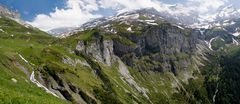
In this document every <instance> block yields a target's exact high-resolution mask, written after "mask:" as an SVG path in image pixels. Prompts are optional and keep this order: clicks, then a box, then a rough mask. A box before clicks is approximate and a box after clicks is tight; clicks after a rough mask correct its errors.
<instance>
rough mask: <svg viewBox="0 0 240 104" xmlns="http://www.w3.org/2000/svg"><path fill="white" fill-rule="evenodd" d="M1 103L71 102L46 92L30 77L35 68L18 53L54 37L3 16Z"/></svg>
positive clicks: (0, 66)
mask: <svg viewBox="0 0 240 104" xmlns="http://www.w3.org/2000/svg"><path fill="white" fill-rule="evenodd" d="M0 25H1V29H0V31H1V32H0V58H1V59H0V76H1V78H0V103H4V104H8V103H14V104H16V103H27V104H28V103H29V104H30V103H35V104H49V103H52V104H54V103H68V102H67V101H64V100H60V99H58V98H56V97H54V96H52V95H50V94H47V93H46V92H45V91H43V90H42V89H40V88H38V87H37V86H36V85H34V84H32V83H31V82H30V80H29V76H30V74H31V72H32V71H33V70H35V69H32V68H31V67H30V66H29V65H27V64H26V63H25V62H24V61H23V60H22V59H21V58H20V57H19V55H20V54H21V55H26V54H29V53H32V52H30V51H31V50H35V51H36V52H38V51H40V49H41V48H43V47H45V46H47V44H48V41H49V40H52V39H53V38H52V37H51V36H49V35H47V34H46V33H44V32H41V31H39V30H35V29H31V28H26V27H24V26H22V25H20V24H18V23H16V22H15V21H13V20H11V19H8V18H5V17H1V18H0Z"/></svg>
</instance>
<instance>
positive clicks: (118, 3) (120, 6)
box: [99, 0, 168, 12]
mask: <svg viewBox="0 0 240 104" xmlns="http://www.w3.org/2000/svg"><path fill="white" fill-rule="evenodd" d="M99 4H100V7H102V8H112V9H117V10H119V11H118V12H124V11H129V10H134V9H140V8H150V7H153V8H155V9H156V10H159V11H166V10H168V8H167V7H166V4H164V3H162V2H160V1H159V0H100V1H99Z"/></svg>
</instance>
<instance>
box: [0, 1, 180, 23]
mask: <svg viewBox="0 0 240 104" xmlns="http://www.w3.org/2000/svg"><path fill="white" fill-rule="evenodd" d="M161 1H163V2H165V3H169V4H175V3H181V2H184V1H185V0H161ZM0 3H1V4H3V5H6V6H7V7H8V8H11V9H14V10H18V11H19V12H20V14H21V18H22V19H23V20H26V21H32V20H33V19H34V18H35V17H36V16H37V15H38V14H48V13H50V12H54V10H55V8H56V7H58V8H64V7H65V5H66V0H0ZM97 12H100V13H101V14H103V15H106V16H110V15H113V14H114V13H115V12H114V11H113V10H109V9H100V10H99V11H97Z"/></svg>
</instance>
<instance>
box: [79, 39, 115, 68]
mask: <svg viewBox="0 0 240 104" xmlns="http://www.w3.org/2000/svg"><path fill="white" fill-rule="evenodd" d="M76 51H77V53H81V52H83V53H85V54H87V55H89V56H92V57H93V58H94V59H95V60H96V61H99V62H102V63H105V64H107V65H108V66H111V65H112V63H113V61H114V59H115V58H114V53H113V41H112V40H101V39H100V38H97V37H95V38H94V39H93V41H91V42H84V41H79V42H78V44H77V46H76Z"/></svg>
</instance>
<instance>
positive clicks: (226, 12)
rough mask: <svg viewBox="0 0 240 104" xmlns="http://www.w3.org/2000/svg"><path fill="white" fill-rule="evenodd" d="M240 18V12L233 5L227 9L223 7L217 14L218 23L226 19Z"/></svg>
mask: <svg viewBox="0 0 240 104" xmlns="http://www.w3.org/2000/svg"><path fill="white" fill-rule="evenodd" d="M239 17H240V12H239V11H238V10H237V9H236V8H234V7H233V6H232V5H230V6H227V7H222V8H220V9H219V10H218V12H217V14H216V18H215V20H216V21H224V20H226V19H236V18H239Z"/></svg>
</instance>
